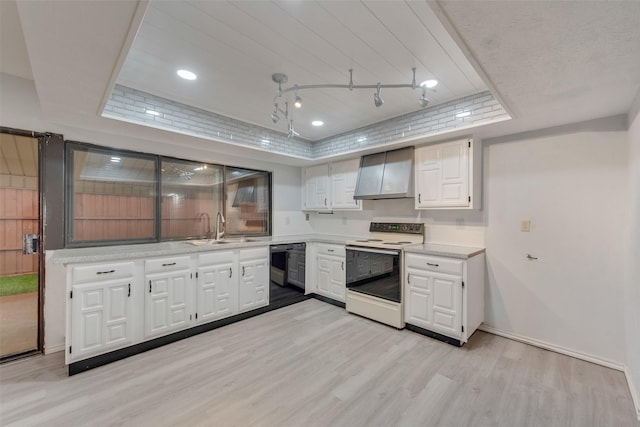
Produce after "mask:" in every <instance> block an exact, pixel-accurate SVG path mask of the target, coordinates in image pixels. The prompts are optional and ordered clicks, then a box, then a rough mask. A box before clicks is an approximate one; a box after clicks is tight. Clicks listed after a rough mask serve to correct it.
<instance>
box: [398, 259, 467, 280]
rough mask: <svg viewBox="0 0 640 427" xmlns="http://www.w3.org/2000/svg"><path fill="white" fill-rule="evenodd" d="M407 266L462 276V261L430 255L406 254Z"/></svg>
mask: <svg viewBox="0 0 640 427" xmlns="http://www.w3.org/2000/svg"><path fill="white" fill-rule="evenodd" d="M406 263H407V267H413V268H419V269H422V270H429V271H437V272H438V273H446V274H455V275H456V276H462V269H463V265H464V261H461V260H458V259H453V258H443V257H437V256H430V255H420V254H407V256H406Z"/></svg>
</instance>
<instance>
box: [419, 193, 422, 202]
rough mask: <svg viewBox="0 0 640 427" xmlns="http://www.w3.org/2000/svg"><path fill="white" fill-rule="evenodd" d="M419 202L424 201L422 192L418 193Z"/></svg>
mask: <svg viewBox="0 0 640 427" xmlns="http://www.w3.org/2000/svg"><path fill="white" fill-rule="evenodd" d="M418 203H422V194H420V193H418Z"/></svg>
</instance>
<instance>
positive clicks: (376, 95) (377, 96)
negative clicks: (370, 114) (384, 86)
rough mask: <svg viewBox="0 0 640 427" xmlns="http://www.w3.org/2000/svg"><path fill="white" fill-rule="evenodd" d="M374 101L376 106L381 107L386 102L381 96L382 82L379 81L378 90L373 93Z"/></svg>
mask: <svg viewBox="0 0 640 427" xmlns="http://www.w3.org/2000/svg"><path fill="white" fill-rule="evenodd" d="M373 103H374V104H375V105H376V107H380V106H381V105H382V104H384V101H383V100H382V98H380V83H378V90H377V91H376V92H375V93H374V94H373Z"/></svg>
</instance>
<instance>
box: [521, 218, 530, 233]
mask: <svg viewBox="0 0 640 427" xmlns="http://www.w3.org/2000/svg"><path fill="white" fill-rule="evenodd" d="M520 231H522V232H524V233H528V232H530V231H531V221H530V220H528V219H523V220H522V221H520Z"/></svg>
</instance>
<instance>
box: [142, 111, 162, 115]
mask: <svg viewBox="0 0 640 427" xmlns="http://www.w3.org/2000/svg"><path fill="white" fill-rule="evenodd" d="M145 113H147V114H150V115H152V116H159V115H160V113H158V112H157V111H155V110H146V111H145Z"/></svg>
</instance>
